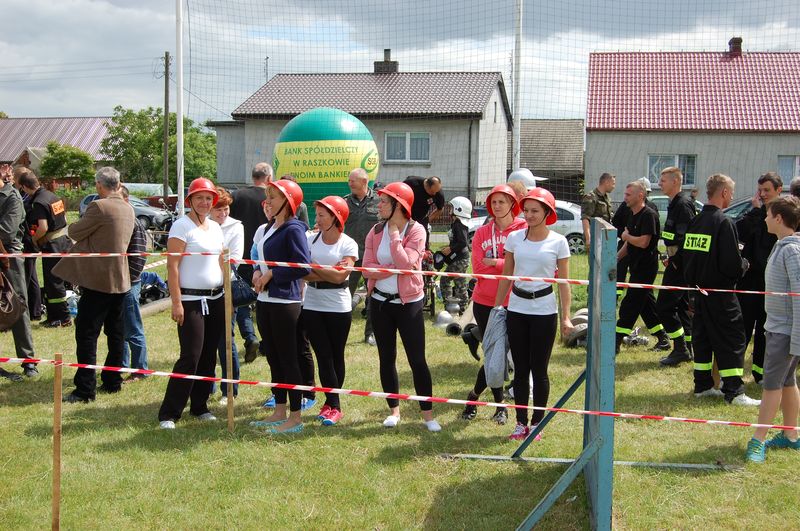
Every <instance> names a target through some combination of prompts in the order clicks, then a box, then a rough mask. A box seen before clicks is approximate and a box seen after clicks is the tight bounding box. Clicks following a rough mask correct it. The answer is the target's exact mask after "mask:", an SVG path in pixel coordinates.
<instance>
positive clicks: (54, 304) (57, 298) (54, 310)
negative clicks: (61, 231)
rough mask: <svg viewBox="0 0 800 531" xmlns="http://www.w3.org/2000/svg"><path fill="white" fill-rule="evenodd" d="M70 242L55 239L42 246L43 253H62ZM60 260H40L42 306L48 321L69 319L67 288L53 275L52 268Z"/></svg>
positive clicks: (67, 248) (62, 238) (64, 239)
mask: <svg viewBox="0 0 800 531" xmlns="http://www.w3.org/2000/svg"><path fill="white" fill-rule="evenodd" d="M70 245H71V243H70V240H69V238H67V237H66V236H64V237H61V238H57V239H55V240H53V241H52V242H48V243H46V244H44V245H42V252H43V253H62V252H67V251H68V250H69V248H70ZM59 260H60V258H42V277H43V281H44V284H43V286H42V287H43V288H44V305H45V307H46V308H47V320H48V321H66V320H68V319H69V318H70V316H69V308H68V307H67V287H66V286H65V284H64V281H63V280H62V279H61V277H59V276H57V275H54V274H53V271H52V270H53V268H54V267H55V265H56V264H57V263H58V262H59Z"/></svg>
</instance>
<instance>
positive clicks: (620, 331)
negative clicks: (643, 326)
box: [617, 326, 633, 336]
mask: <svg viewBox="0 0 800 531" xmlns="http://www.w3.org/2000/svg"><path fill="white" fill-rule="evenodd" d="M617 333H618V334H625V335H626V336H629V335H631V334H632V333H633V329H631V328H622V327H621V326H618V327H617Z"/></svg>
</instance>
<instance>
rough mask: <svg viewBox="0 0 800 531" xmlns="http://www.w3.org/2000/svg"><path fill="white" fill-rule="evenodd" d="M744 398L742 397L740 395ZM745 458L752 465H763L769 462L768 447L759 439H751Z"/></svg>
mask: <svg viewBox="0 0 800 531" xmlns="http://www.w3.org/2000/svg"><path fill="white" fill-rule="evenodd" d="M739 396H742V395H739ZM744 458H745V459H747V460H748V461H750V462H751V463H763V462H764V461H766V460H767V445H766V444H765V443H763V442H761V441H759V440H758V439H750V442H748V443H747V453H745V454H744Z"/></svg>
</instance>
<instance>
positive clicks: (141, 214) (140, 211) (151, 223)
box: [78, 194, 172, 229]
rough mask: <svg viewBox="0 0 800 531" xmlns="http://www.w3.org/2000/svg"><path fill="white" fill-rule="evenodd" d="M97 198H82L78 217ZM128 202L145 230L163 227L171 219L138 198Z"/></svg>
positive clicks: (131, 197) (129, 199)
mask: <svg viewBox="0 0 800 531" xmlns="http://www.w3.org/2000/svg"><path fill="white" fill-rule="evenodd" d="M97 197H98V196H97V194H89V195H87V196H86V197H84V198H83V200H81V203H80V205H79V206H78V215H79V216H81V217H83V214H84V213H85V212H86V209H87V208H88V206H89V203H91V202H92V201H94V200H95V199H97ZM128 201H129V202H130V204H131V206H132V207H133V211H134V213H135V214H136V219H138V220H139V221H140V222H141V223H142V225H144V228H145V229H151V228H155V227H161V226H163V224H164V221H166V220H167V219H169V218H171V217H172V216H171V215H170V213H169V212H167V211H166V210H164V209H163V208H155V207H152V206H150V205H148V204H147V203H145V202H144V201H142V200H141V199H139V198H138V197H134V196H130V197H129V198H128Z"/></svg>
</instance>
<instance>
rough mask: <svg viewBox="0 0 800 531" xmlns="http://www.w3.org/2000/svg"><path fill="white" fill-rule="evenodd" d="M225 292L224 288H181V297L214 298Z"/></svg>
mask: <svg viewBox="0 0 800 531" xmlns="http://www.w3.org/2000/svg"><path fill="white" fill-rule="evenodd" d="M223 291H224V288H223V287H222V286H219V287H217V288H213V289H192V288H181V295H194V296H195V297H213V296H214V295H219V294H220V293H222V292H223Z"/></svg>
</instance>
